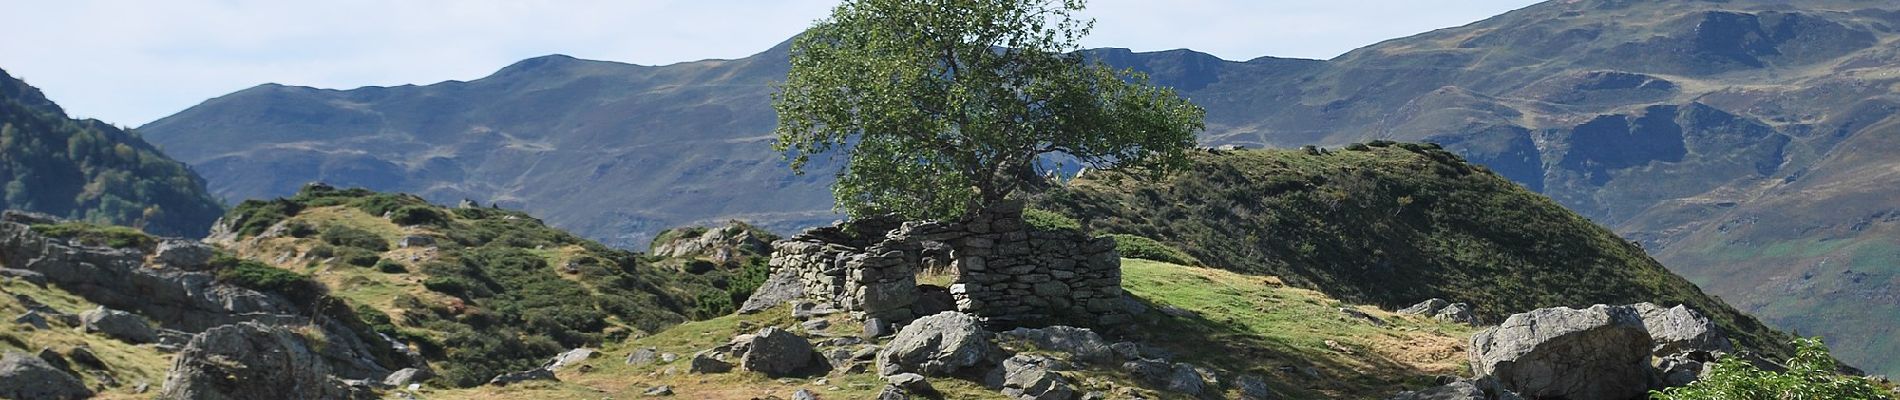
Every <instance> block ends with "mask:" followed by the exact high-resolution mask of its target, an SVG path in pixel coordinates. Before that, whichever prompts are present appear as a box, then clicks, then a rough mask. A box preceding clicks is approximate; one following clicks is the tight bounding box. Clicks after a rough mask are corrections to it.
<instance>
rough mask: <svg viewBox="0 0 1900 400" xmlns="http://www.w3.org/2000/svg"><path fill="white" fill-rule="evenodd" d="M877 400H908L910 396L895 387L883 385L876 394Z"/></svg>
mask: <svg viewBox="0 0 1900 400" xmlns="http://www.w3.org/2000/svg"><path fill="white" fill-rule="evenodd" d="M877 400H910V394H909V393H905V392H904V389H901V388H898V387H896V386H890V385H885V386H884V389H883V390H879V391H878V392H877Z"/></svg>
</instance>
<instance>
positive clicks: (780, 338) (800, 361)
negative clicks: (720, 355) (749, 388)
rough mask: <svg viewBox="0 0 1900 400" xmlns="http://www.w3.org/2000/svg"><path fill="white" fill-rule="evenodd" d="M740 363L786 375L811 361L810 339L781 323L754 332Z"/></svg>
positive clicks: (759, 370) (803, 367)
mask: <svg viewBox="0 0 1900 400" xmlns="http://www.w3.org/2000/svg"><path fill="white" fill-rule="evenodd" d="M746 347H747V350H746V352H745V356H743V357H740V358H739V366H740V367H742V368H745V369H746V370H748V371H756V372H759V373H763V374H765V375H766V376H786V375H791V374H793V373H796V372H799V371H800V370H803V369H805V368H806V367H807V366H810V365H811V361H812V357H813V355H814V353H813V352H812V347H811V342H810V341H807V340H805V338H803V337H800V336H798V335H797V334H793V333H791V332H788V331H786V330H783V329H779V328H778V327H768V328H765V329H761V330H759V332H758V333H756V334H753V335H752V340H751V344H750V345H748V346H746Z"/></svg>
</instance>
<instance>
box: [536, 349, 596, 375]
mask: <svg viewBox="0 0 1900 400" xmlns="http://www.w3.org/2000/svg"><path fill="white" fill-rule="evenodd" d="M595 354H599V352H597V351H594V349H589V348H579V349H573V350H568V351H565V352H562V353H561V354H560V355H556V356H554V358H553V359H550V360H548V362H547V363H545V364H542V365H541V369H545V370H548V371H560V370H561V369H562V368H567V367H572V366H575V365H580V364H581V363H583V362H587V359H589V358H594V355H595Z"/></svg>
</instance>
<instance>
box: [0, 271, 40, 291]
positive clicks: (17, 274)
mask: <svg viewBox="0 0 1900 400" xmlns="http://www.w3.org/2000/svg"><path fill="white" fill-rule="evenodd" d="M0 277H6V278H13V279H19V280H23V281H26V283H31V284H33V286H39V287H46V274H41V273H39V272H35V271H28V270H24V269H13V268H0Z"/></svg>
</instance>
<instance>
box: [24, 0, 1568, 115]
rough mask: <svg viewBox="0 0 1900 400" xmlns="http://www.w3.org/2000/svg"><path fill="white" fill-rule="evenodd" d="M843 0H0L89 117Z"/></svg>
mask: <svg viewBox="0 0 1900 400" xmlns="http://www.w3.org/2000/svg"><path fill="white" fill-rule="evenodd" d="M1532 3H1534V2H1533V1H1530V0H1094V1H1091V2H1090V3H1089V8H1088V9H1087V10H1086V11H1085V12H1084V13H1083V14H1082V15H1083V16H1084V17H1089V18H1094V19H1095V21H1096V27H1095V31H1094V34H1093V35H1092V36H1090V37H1088V38H1087V39H1085V41H1084V42H1083V45H1084V46H1086V47H1125V48H1131V49H1134V50H1136V51H1157V50H1171V49H1178V48H1188V49H1194V50H1198V51H1201V52H1206V53H1210V54H1214V55H1216V56H1219V57H1221V58H1224V59H1229V60H1247V59H1252V58H1255V57H1260V56H1276V57H1299V58H1316V59H1327V58H1332V57H1334V56H1337V55H1339V54H1342V53H1345V52H1346V51H1349V50H1352V49H1354V48H1358V47H1363V46H1366V45H1370V44H1373V43H1377V42H1379V41H1382V40H1386V39H1393V38H1399V37H1404V36H1408V35H1412V34H1417V33H1422V32H1426V31H1430V30H1433V29H1438V28H1447V27H1453V26H1459V25H1464V24H1467V23H1471V22H1475V21H1478V20H1481V19H1484V18H1487V17H1490V16H1492V15H1497V14H1500V13H1503V12H1506V11H1510V10H1514V9H1518V8H1522V7H1525V6H1528V5H1530V4H1532ZM836 4H837V1H836V0H771V1H766V0H679V1H675V0H564V1H548V0H543V1H536V0H401V1H388V0H312V1H279V0H270V1H265V0H248V1H247V0H179V1H162V2H161V1H148V0H58V1H41V0H0V16H5V17H4V20H5V21H6V27H5V28H4V30H5V32H6V35H7V37H5V38H4V39H0V69H4V70H6V71H7V72H8V73H10V74H12V75H14V76H15V77H19V78H23V79H25V80H26V81H27V83H29V84H32V85H34V86H37V87H39V88H41V89H42V90H43V91H45V92H46V94H47V97H49V98H51V99H52V100H53V101H54V102H57V103H59V104H60V105H61V106H62V107H65V108H66V110H67V112H68V113H70V114H72V115H73V116H75V117H80V118H98V119H101V120H104V121H106V122H110V123H114V124H118V125H122V126H133V127H135V126H138V125H143V124H145V123H147V122H151V121H153V120H156V119H159V118H163V117H165V116H167V115H171V114H174V113H177V112H179V111H182V110H184V109H186V108H189V107H191V106H193V105H196V104H198V103H200V102H203V101H205V100H206V99H210V98H213V97H217V96H221V95H224V94H227V93H231V92H235V91H238V90H242V89H244V88H248V87H252V86H256V85H259V84H263V83H279V84H286V85H301V86H312V87H319V88H331V89H349V88H356V87H362V86H393V85H402V84H419V85H421V84H430V83H435V82H441V81H445V80H473V79H477V78H481V77H483V76H486V75H488V74H490V73H492V72H494V71H495V70H497V69H500V68H501V67H504V66H507V65H508V64H511V63H513V62H515V61H519V60H521V59H525V58H530V57H536V56H542V55H548V54H566V55H571V56H575V57H580V58H585V59H593V60H608V61H619V62H627V63H634V64H643V65H664V64H672V63H678V62H685V61H694V60H703V59H715V58H717V59H731V58H741V57H745V56H748V55H751V54H754V53H757V52H759V51H763V50H765V49H767V48H770V47H771V46H773V45H775V44H778V43H779V42H782V41H784V40H785V39H787V38H790V37H791V36H792V35H793V34H796V33H797V32H799V31H801V30H803V29H805V28H806V27H809V26H810V25H811V23H812V21H814V20H817V19H819V18H823V17H824V16H825V15H826V14H828V13H829V11H830V8H831V7H832V6H834V5H836Z"/></svg>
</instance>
